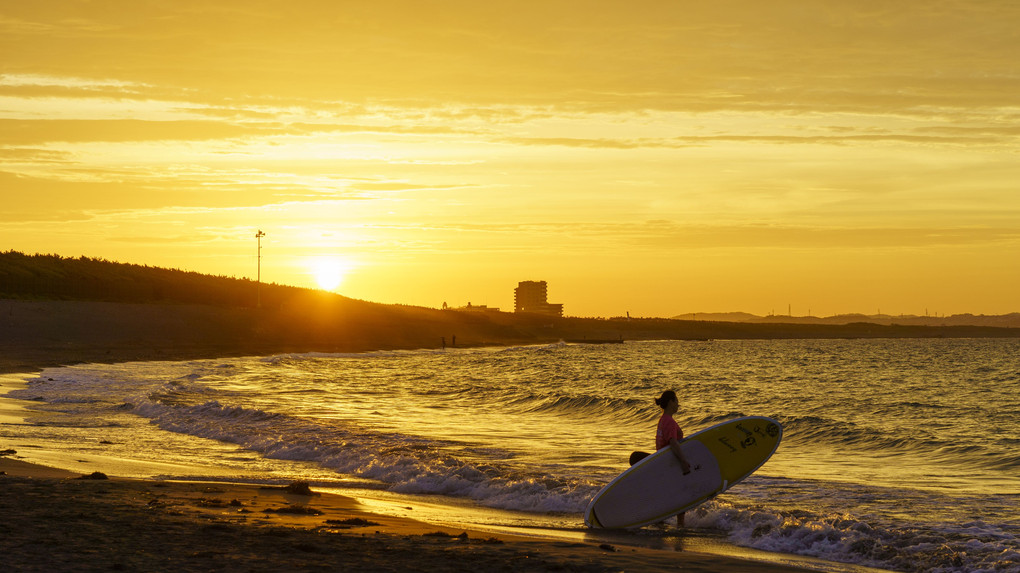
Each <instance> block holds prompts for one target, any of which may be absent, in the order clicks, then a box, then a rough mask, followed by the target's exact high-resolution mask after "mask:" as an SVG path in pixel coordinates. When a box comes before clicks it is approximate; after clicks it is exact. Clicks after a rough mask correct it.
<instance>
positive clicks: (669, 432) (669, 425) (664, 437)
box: [655, 414, 684, 451]
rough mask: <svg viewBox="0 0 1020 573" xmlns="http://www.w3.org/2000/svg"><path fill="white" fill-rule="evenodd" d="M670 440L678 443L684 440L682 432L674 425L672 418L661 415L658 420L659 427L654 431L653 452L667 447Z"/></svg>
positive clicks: (678, 426) (677, 425) (674, 421)
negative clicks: (672, 439)
mask: <svg viewBox="0 0 1020 573" xmlns="http://www.w3.org/2000/svg"><path fill="white" fill-rule="evenodd" d="M670 438H674V439H676V440H677V441H680V440H682V439H684V431H683V430H681V429H680V424H677V423H676V420H674V419H673V416H668V415H666V414H663V415H662V417H661V418H659V426H658V427H657V428H656V429H655V450H656V451H658V450H661V449H662V448H665V447H666V446H668V445H669V440H670Z"/></svg>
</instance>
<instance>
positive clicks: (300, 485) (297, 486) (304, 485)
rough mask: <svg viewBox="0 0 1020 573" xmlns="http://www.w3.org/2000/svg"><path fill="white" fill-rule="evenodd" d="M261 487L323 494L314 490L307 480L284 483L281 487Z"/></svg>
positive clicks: (308, 493) (307, 493)
mask: <svg viewBox="0 0 1020 573" xmlns="http://www.w3.org/2000/svg"><path fill="white" fill-rule="evenodd" d="M259 489H273V490H282V491H285V492H287V493H293V494H295V495H322V494H320V493H318V492H314V491H312V488H311V487H309V486H308V482H306V481H296V482H293V483H291V484H289V485H283V486H279V487H273V486H263V487H260V488H259Z"/></svg>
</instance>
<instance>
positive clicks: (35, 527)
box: [0, 456, 808, 573]
mask: <svg viewBox="0 0 1020 573" xmlns="http://www.w3.org/2000/svg"><path fill="white" fill-rule="evenodd" d="M0 472H3V473H0V511H3V513H4V515H5V519H4V520H3V521H2V522H0V538H3V539H4V545H5V551H4V562H5V564H6V565H7V566H8V567H10V568H11V569H12V570H17V571H49V570H67V569H68V568H73V569H74V570H80V571H93V570H96V571H98V570H103V571H108V570H110V569H113V570H138V571H143V570H148V571H158V570H171V569H172V570H174V571H185V572H187V571H209V570H213V569H218V570H226V571H278V570H300V569H309V568H325V569H326V570H359V571H429V572H436V571H463V570H467V569H478V568H481V569H480V570H485V571H517V570H529V571H551V570H556V571H592V572H601V571H625V570H626V571H653V570H670V569H673V570H683V571H692V572H709V571H712V572H720V573H729V572H737V571H751V570H753V571H763V572H772V573H793V572H798V571H807V570H808V569H802V568H798V567H794V566H790V565H784V564H779V563H772V562H767V561H759V560H750V559H742V558H738V557H729V556H721V555H715V554H708V553H698V552H694V551H686V550H683V551H674V550H669V549H650V548H646V547H640V546H634V545H623V544H612V543H591V542H573V541H563V540H556V539H549V538H542V537H538V536H536V537H525V536H516V535H512V534H505V533H492V532H487V531H476V530H470V529H465V528H458V527H451V526H446V525H437V524H431V523H426V522H422V521H416V520H413V519H410V518H406V517H393V516H389V515H384V514H380V513H374V512H370V511H367V510H365V508H363V507H361V505H360V504H359V502H358V501H357V500H356V499H355V498H352V497H348V496H344V495H339V494H335V493H328V492H317V491H314V490H307V492H310V493H311V495H306V493H307V492H304V491H301V489H302V488H300V486H298V487H297V488H296V491H297V492H294V491H288V490H287V489H286V486H284V487H262V486H256V485H250V484H236V483H223V482H178V481H170V480H166V481H164V480H140V479H126V478H115V477H114V478H109V479H89V477H88V476H84V477H83V476H80V475H78V474H76V473H74V472H70V471H67V470H60V469H55V468H49V467H46V466H41V465H37V464H33V463H28V462H24V461H21V460H17V459H13V458H11V457H10V456H0ZM292 485H298V484H292Z"/></svg>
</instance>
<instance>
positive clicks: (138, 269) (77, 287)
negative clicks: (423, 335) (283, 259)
mask: <svg viewBox="0 0 1020 573" xmlns="http://www.w3.org/2000/svg"><path fill="white" fill-rule="evenodd" d="M256 287H257V284H256V282H255V281H253V280H250V279H246V278H242V279H238V278H233V277H223V276H212V275H204V274H200V273H195V272H188V271H181V270H175V269H165V268H159V267H149V266H142V265H132V264H125V263H115V262H111V261H107V260H103V259H94V258H89V257H80V258H66V257H60V256H57V255H25V254H23V253H18V252H15V251H9V252H6V253H0V298H10V299H23V300H93V301H107V302H132V303H167V302H174V303H188V304H209V305H216V306H236V307H252V306H256V301H257V300H258V294H259V293H258V291H257V290H256ZM260 290H261V300H262V304H263V305H264V306H274V305H279V304H281V303H282V302H283V301H285V300H287V299H289V298H292V297H294V296H297V295H299V294H301V293H302V291H306V290H307V289H299V288H295V287H289V286H281V285H277V284H266V283H263V284H262V285H261V289H260Z"/></svg>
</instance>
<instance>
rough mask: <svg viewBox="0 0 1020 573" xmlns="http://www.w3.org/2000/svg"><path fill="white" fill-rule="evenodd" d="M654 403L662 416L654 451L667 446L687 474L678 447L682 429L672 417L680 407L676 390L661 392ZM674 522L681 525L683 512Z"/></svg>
mask: <svg viewBox="0 0 1020 573" xmlns="http://www.w3.org/2000/svg"><path fill="white" fill-rule="evenodd" d="M655 404H656V405H657V406H659V407H660V408H662V417H660V418H659V425H658V426H657V427H656V428H655V451H659V450H661V449H662V448H665V447H667V446H668V447H669V449H670V450H672V452H673V455H674V456H676V459H677V460H678V461H679V462H680V469H681V470H683V473H684V475H687V474H689V473H691V464H689V463H687V460H686V459H685V458H684V452H683V450H681V449H680V441H681V440H683V439H684V431H683V430H681V429H680V424H678V423H677V422H676V420H674V419H673V414H676V413H677V410H679V409H680V401H679V400H677V397H676V392H674V391H672V390H666V391H665V392H663V393H662V396H660V397H658V398H656V399H655ZM676 524H677V526H678V527H683V525H684V514H683V513H679V514H677V516H676Z"/></svg>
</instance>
